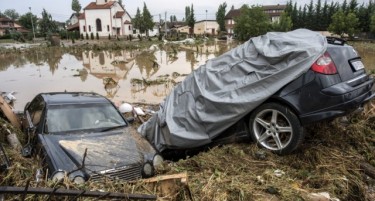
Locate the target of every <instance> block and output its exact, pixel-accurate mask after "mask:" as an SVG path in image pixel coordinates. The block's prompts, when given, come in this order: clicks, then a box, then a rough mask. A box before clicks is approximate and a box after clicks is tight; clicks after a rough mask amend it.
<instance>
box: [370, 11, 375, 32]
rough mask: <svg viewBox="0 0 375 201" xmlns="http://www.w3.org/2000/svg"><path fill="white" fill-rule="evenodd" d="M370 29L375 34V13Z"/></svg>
mask: <svg viewBox="0 0 375 201" xmlns="http://www.w3.org/2000/svg"><path fill="white" fill-rule="evenodd" d="M370 31H371V33H374V34H375V13H374V14H373V15H372V16H371V20H370Z"/></svg>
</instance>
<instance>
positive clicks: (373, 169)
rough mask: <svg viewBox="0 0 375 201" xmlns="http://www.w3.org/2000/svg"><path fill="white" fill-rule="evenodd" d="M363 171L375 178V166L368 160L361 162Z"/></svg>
mask: <svg viewBox="0 0 375 201" xmlns="http://www.w3.org/2000/svg"><path fill="white" fill-rule="evenodd" d="M359 166H360V167H361V169H362V170H363V172H364V173H365V174H366V175H368V176H369V177H371V178H373V179H375V167H374V166H372V165H371V164H369V163H367V162H361V163H360V165H359Z"/></svg>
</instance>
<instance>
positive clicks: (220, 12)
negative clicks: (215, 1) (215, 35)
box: [216, 2, 227, 31]
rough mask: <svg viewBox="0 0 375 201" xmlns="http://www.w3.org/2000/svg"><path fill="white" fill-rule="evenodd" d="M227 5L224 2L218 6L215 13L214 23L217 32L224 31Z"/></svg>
mask: <svg viewBox="0 0 375 201" xmlns="http://www.w3.org/2000/svg"><path fill="white" fill-rule="evenodd" d="M226 8H227V3H226V2H224V3H222V4H220V5H219V8H218V9H217V12H216V22H217V23H218V24H219V30H220V31H225V19H224V18H225V13H226Z"/></svg>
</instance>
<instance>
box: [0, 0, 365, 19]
mask: <svg viewBox="0 0 375 201" xmlns="http://www.w3.org/2000/svg"><path fill="white" fill-rule="evenodd" d="M92 1H94V0H79V2H80V4H81V6H82V9H83V8H84V7H86V6H87V5H88V4H89V3H90V2H92ZM287 1H288V0H248V1H245V0H230V1H229V0H228V1H226V2H227V4H228V6H227V10H229V9H230V7H231V6H232V5H233V6H234V7H235V8H239V7H240V6H241V5H243V4H249V5H255V4H259V5H275V4H285V3H286V2H287ZM314 1H315V2H316V1H317V0H314ZM331 1H333V0H327V2H331ZM343 1H344V0H335V2H340V3H341V2H343ZM347 1H348V2H349V1H350V0H347ZM122 2H123V4H125V9H126V10H127V11H128V12H129V14H130V15H131V16H134V15H135V13H136V11H137V7H139V8H140V9H142V8H143V2H144V3H146V5H147V8H148V9H149V11H150V12H151V14H152V15H153V16H154V17H153V18H154V20H155V21H158V20H159V14H161V16H162V18H164V16H165V12H167V19H169V16H170V15H176V16H177V20H182V18H183V17H184V15H185V6H190V5H191V4H193V5H194V13H195V17H196V19H197V20H204V19H206V10H207V19H215V13H216V11H217V9H218V7H219V5H220V4H221V3H223V2H225V0H123V1H122ZM228 2H230V3H228ZM293 2H297V4H298V5H304V4H305V3H309V2H310V0H294V1H293ZM322 2H324V0H322ZM357 2H359V3H362V2H365V3H367V2H369V0H357ZM71 3H72V1H71V0H0V11H1V12H4V10H6V9H15V10H16V11H17V12H18V13H19V14H21V15H22V14H25V13H27V12H29V7H31V11H32V12H33V13H34V14H35V15H37V16H38V17H40V16H41V12H42V10H43V8H45V9H46V10H47V12H49V13H50V14H51V15H52V18H53V19H54V20H57V21H60V22H65V21H66V20H67V19H68V18H69V17H70V15H71V14H72V12H73V11H72V9H71Z"/></svg>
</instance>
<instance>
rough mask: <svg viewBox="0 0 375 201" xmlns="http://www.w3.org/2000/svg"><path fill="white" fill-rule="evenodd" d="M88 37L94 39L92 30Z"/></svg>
mask: <svg viewBox="0 0 375 201" xmlns="http://www.w3.org/2000/svg"><path fill="white" fill-rule="evenodd" d="M90 38H91V40H94V33H93V32H91V34H90Z"/></svg>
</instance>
